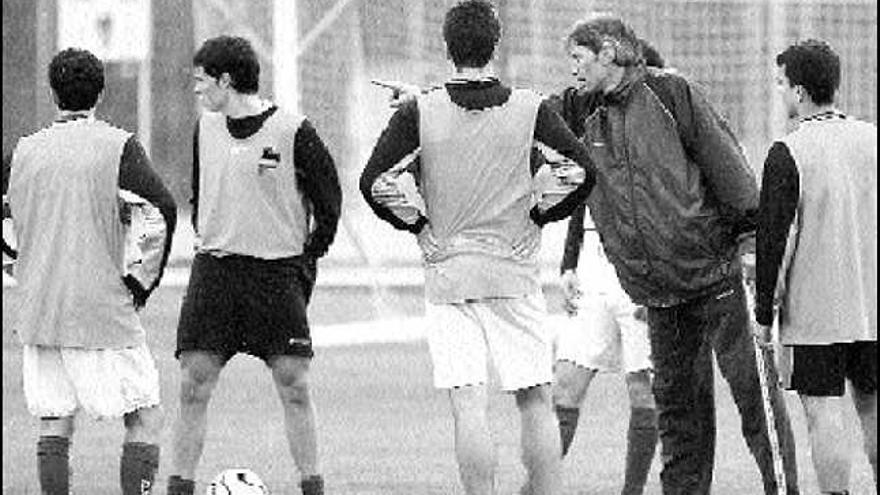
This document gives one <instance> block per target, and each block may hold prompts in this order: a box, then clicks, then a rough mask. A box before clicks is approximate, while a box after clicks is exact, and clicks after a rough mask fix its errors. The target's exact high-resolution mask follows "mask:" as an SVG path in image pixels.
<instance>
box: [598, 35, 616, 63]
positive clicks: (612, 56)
mask: <svg viewBox="0 0 880 495" xmlns="http://www.w3.org/2000/svg"><path fill="white" fill-rule="evenodd" d="M597 59H598V61H599V63H600V64H602V65H611V64H613V63H614V61H615V60H616V59H617V44H616V43H615V42H613V41H610V40H606V41H603V42H602V47H601V48H599V54H598V55H597Z"/></svg>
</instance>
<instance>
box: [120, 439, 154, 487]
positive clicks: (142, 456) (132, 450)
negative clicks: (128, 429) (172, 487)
mask: <svg viewBox="0 0 880 495" xmlns="http://www.w3.org/2000/svg"><path fill="white" fill-rule="evenodd" d="M158 468H159V446H158V445H155V444H151V443H143V442H126V443H124V444H122V459H121V460H120V462H119V483H120V485H121V486H122V495H149V494H150V493H153V481H155V479H156V469H158Z"/></svg>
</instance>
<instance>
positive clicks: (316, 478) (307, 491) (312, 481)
mask: <svg viewBox="0 0 880 495" xmlns="http://www.w3.org/2000/svg"><path fill="white" fill-rule="evenodd" d="M299 487H300V488H301V489H302V493H303V495H324V478H322V477H321V475H320V474H315V475H312V476H309V477H308V478H303V480H302V481H300V482H299Z"/></svg>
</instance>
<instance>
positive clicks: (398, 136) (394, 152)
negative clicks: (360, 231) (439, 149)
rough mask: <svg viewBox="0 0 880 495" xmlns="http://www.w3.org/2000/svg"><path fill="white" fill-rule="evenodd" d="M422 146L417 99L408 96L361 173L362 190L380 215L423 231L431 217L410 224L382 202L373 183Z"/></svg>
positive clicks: (402, 226) (404, 227)
mask: <svg viewBox="0 0 880 495" xmlns="http://www.w3.org/2000/svg"><path fill="white" fill-rule="evenodd" d="M418 148H419V112H418V102H417V100H415V99H411V100H408V101H407V102H406V103H404V104H403V105H401V106H400V108H398V109H397V111H396V112H394V115H392V116H391V120H390V121H389V122H388V126H387V127H386V128H385V130H384V131H382V134H381V135H380V136H379V140H378V141H377V142H376V146H375V147H374V148H373V152H372V154H371V155H370V158H369V160H368V161H367V165H366V167H364V170H363V172H362V173H361V177H360V190H361V194H362V195H363V197H364V200H366V202H367V204H368V205H369V206H370V208H371V209H372V210H373V212H374V213H375V214H376V216H378V217H379V218H380V219H382V220H384V221H386V222H388V223H389V224H391V226H392V227H394V228H395V229H398V230H406V231H408V232H412V233H413V234H418V233H419V232H421V230H422V228H423V227H424V226H425V224H427V223H428V219H427V218H425V217H424V216H423V215H421V214H420V215H419V218H418V219H417V220H416V222H415V223H413V224H410V223H407V222H404V221H403V220H401V219H400V218H398V217H397V216H396V215H395V214H394V213H393V212H392V211H391V209H390V208H388V207H386V206H384V205H382V204H380V203H379V202H378V201H376V199H375V198H374V197H373V184H374V183H375V182H376V180H377V179H379V177H381V176H382V174H384V173H385V172H387V171H389V170H390V169H391V168H392V167H394V166H395V165H397V164H398V163H399V162H400V161H401V160H403V159H404V158H405V157H407V156H408V155H410V154H412V153H413V152H414V151H416V150H417V149H418Z"/></svg>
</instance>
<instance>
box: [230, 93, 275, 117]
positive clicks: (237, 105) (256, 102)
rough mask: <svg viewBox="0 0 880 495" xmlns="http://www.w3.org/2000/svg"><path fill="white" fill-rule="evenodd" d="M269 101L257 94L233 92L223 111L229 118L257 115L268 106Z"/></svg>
mask: <svg viewBox="0 0 880 495" xmlns="http://www.w3.org/2000/svg"><path fill="white" fill-rule="evenodd" d="M270 106H271V105H270V103H269V102H268V101H266V100H263V99H262V98H260V96H259V95H257V94H240V93H237V94H233V95H232V96H230V98H229V104H228V105H226V109H225V111H224V112H223V113H224V114H226V116H227V117H229V118H231V119H241V118H244V117H250V116H251V115H259V114H261V113H263V112H265V111H266V109H268V108H269V107H270Z"/></svg>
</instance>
